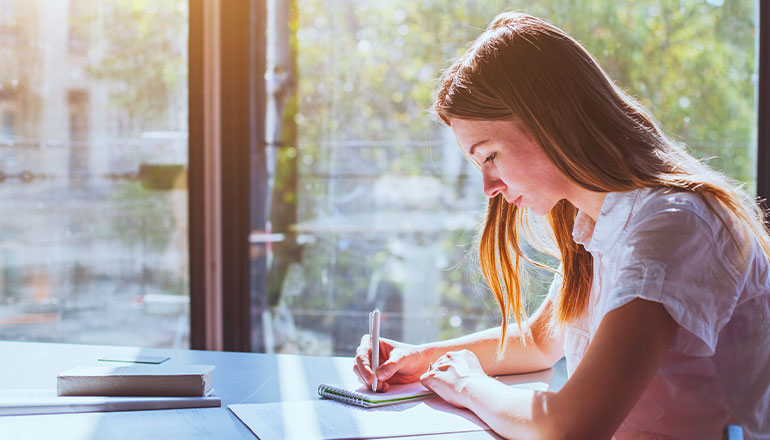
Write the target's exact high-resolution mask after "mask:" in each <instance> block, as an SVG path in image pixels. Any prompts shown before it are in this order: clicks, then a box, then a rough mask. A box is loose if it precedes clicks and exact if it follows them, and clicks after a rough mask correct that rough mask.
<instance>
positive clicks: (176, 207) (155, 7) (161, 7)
mask: <svg viewBox="0 0 770 440" xmlns="http://www.w3.org/2000/svg"><path fill="white" fill-rule="evenodd" d="M186 165H187V1H185V0H153V1H146V0H1V1H0V206H2V212H3V213H4V214H3V216H2V218H0V224H1V226H0V234H2V240H0V267H1V269H0V339H15V340H40V341H65V342H85V343H109V344H126V345H143V346H187V345H188V343H187V341H188V328H189V312H188V304H189V294H188V263H187V262H188V251H187V190H186Z"/></svg>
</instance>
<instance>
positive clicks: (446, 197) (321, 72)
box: [265, 0, 757, 355]
mask: <svg viewBox="0 0 770 440" xmlns="http://www.w3.org/2000/svg"><path fill="white" fill-rule="evenodd" d="M295 6H296V7H295V8H294V11H296V16H295V17H294V21H293V22H292V23H293V24H294V25H296V26H295V27H293V28H294V29H296V35H295V37H296V40H292V41H294V42H295V46H294V48H295V50H296V65H297V84H298V89H297V91H298V96H297V100H296V103H289V105H287V106H286V110H285V112H284V117H283V123H282V132H283V138H282V139H281V141H282V143H281V145H282V147H281V148H280V149H279V152H278V167H277V170H278V171H277V177H276V193H275V194H274V203H273V206H274V207H275V206H283V209H287V210H288V211H289V212H290V214H285V213H284V214H280V215H274V216H273V230H276V229H279V228H282V227H284V226H285V225H284V223H287V222H290V223H292V224H293V225H294V227H293V229H292V231H294V232H296V233H297V234H298V235H297V236H296V237H295V236H292V235H291V234H289V235H287V236H286V237H287V238H286V240H293V241H297V242H298V243H299V244H298V245H296V246H298V247H296V246H295V247H292V246H287V245H285V244H284V245H280V244H277V245H276V246H274V248H273V249H274V262H275V261H278V262H279V263H280V262H282V264H274V265H273V270H274V272H272V273H271V275H273V278H274V279H278V280H280V282H281V283H278V282H274V283H272V284H271V286H270V287H269V289H272V290H270V292H271V294H270V298H271V300H272V302H273V304H274V308H273V312H272V316H273V322H272V323H271V324H269V329H270V331H267V332H265V334H266V335H267V337H268V338H269V339H270V341H269V342H270V343H269V344H268V345H269V346H270V347H272V348H273V349H275V350H277V351H304V352H317V353H334V354H347V355H349V354H350V353H352V351H353V349H354V347H355V346H356V345H357V343H358V339H359V337H360V335H361V334H362V333H363V332H365V331H366V329H367V314H368V312H369V311H370V310H371V309H372V308H374V307H379V308H380V309H382V310H383V312H384V313H383V317H384V319H385V322H384V324H383V334H384V336H386V337H391V338H397V339H403V340H406V341H408V342H414V343H418V342H424V341H427V340H432V339H436V338H445V337H451V336H455V335H459V334H462V333H466V332H470V331H473V330H476V329H480V328H485V327H488V326H494V325H496V324H497V323H498V322H499V312H498V311H497V306H496V304H495V303H494V301H493V300H492V298H491V296H490V294H489V293H488V291H487V290H486V288H485V287H484V284H483V281H482V280H481V279H480V277H479V276H478V275H477V273H478V272H477V265H476V263H475V250H474V247H473V241H474V237H475V234H476V230H477V229H478V225H479V224H480V222H481V214H482V213H483V212H484V209H485V202H486V200H485V198H484V196H483V194H482V192H481V187H482V186H481V182H480V176H479V175H478V172H477V171H476V170H475V169H474V168H473V167H472V166H470V164H469V163H467V162H466V161H465V159H464V158H463V156H462V154H461V153H460V151H459V149H458V147H457V146H456V144H455V141H454V139H453V137H452V135H451V132H449V131H448V130H447V129H445V128H442V127H439V126H438V125H436V124H434V123H431V122H430V121H429V119H428V117H427V113H426V109H427V108H428V107H429V106H430V103H431V99H430V97H431V91H432V89H433V88H434V87H435V84H436V82H435V79H436V78H437V77H438V76H439V74H440V72H441V69H443V68H445V67H447V66H448V64H449V62H450V60H451V59H453V58H455V57H457V56H459V55H460V54H461V53H462V52H463V51H464V49H465V48H466V47H467V43H468V42H469V41H471V40H472V39H474V38H476V37H477V36H478V35H479V34H480V32H481V31H482V30H483V29H484V28H485V27H486V25H487V23H488V22H489V21H490V20H491V19H492V18H493V17H494V16H495V15H496V14H497V13H499V12H501V11H502V10H504V9H507V8H516V9H525V10H527V11H528V12H531V13H533V14H535V15H538V16H541V17H543V18H545V19H546V20H548V21H551V22H553V23H555V24H556V25H558V26H560V27H562V28H563V29H565V30H566V31H567V32H569V33H571V34H572V35H573V36H574V37H576V38H577V39H578V40H580V41H581V42H582V43H583V44H584V45H585V46H586V47H587V48H588V49H589V51H591V53H593V54H594V56H596V57H597V58H598V60H599V62H600V63H601V65H602V66H603V67H604V68H605V69H606V70H607V71H608V72H609V74H610V76H612V77H613V78H614V79H615V80H616V81H617V82H618V83H619V84H620V85H621V86H622V87H623V88H624V89H626V90H628V91H629V92H630V93H631V94H632V95H634V96H636V97H637V98H638V99H640V100H641V101H642V102H643V103H644V104H645V105H646V106H647V107H648V108H649V109H650V110H651V111H652V113H653V114H654V115H655V116H656V117H657V118H658V119H659V120H660V121H661V122H662V124H663V127H664V129H665V130H666V131H667V132H668V133H669V134H671V135H672V136H674V137H675V138H677V139H679V140H681V141H683V142H686V143H687V144H688V145H689V146H690V147H691V149H692V151H693V152H694V154H695V155H696V156H699V157H702V158H711V159H709V163H710V164H711V165H712V166H713V167H715V168H718V169H721V170H724V171H726V172H727V173H728V174H729V175H731V176H732V177H734V178H736V179H738V180H740V181H743V182H745V183H746V184H747V185H748V188H749V189H750V190H751V191H753V188H754V169H755V165H754V157H755V147H754V145H755V137H756V134H755V129H754V124H755V117H756V113H755V104H754V93H755V87H756V82H757V78H756V75H755V70H754V55H755V49H754V32H755V10H754V8H755V2H754V1H753V0H739V1H731V2H723V1H722V0H707V1H695V0H691V1H671V0H664V1H660V0H655V1H646V0H641V1H636V2H630V3H629V2H607V1H601V0H590V1H581V2H563V1H549V0H545V1H537V2H534V1H531V2H530V1H521V2H501V1H469V0H468V1H453V2H448V1H428V0H421V1H405V0H404V1H402V0H392V1H387V2H382V1H371V0H362V1H356V2H344V1H341V0H296V4H295ZM578 86H579V85H577V84H576V87H578ZM292 182H294V183H295V184H296V190H295V189H294V186H293V185H292ZM276 199H278V200H280V201H282V202H283V205H279V204H276V203H275V200H276ZM287 206H288V207H290V208H286V207H287ZM274 209H275V208H274ZM274 214H275V212H274ZM292 216H296V218H293V217H292ZM282 220H285V221H282ZM293 241H292V243H293ZM282 246H283V247H282ZM298 249H299V250H298ZM276 268H280V269H281V270H282V271H284V272H281V273H278V272H276V271H275V269H276ZM277 273H278V275H276V274H277ZM549 279H550V275H549V274H548V273H547V272H546V273H542V272H541V273H538V272H536V273H534V275H533V278H532V279H531V280H529V282H528V284H529V287H528V290H529V292H530V298H529V304H530V307H534V306H535V305H536V304H537V303H538V302H539V300H540V298H542V296H543V294H544V286H547V284H548V283H549ZM276 286H279V287H276Z"/></svg>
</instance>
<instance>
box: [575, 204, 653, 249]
mask: <svg viewBox="0 0 770 440" xmlns="http://www.w3.org/2000/svg"><path fill="white" fill-rule="evenodd" d="M641 191H642V189H635V190H632V191H628V192H611V193H607V195H606V197H604V202H602V207H601V209H600V210H599V218H598V219H596V221H594V220H593V219H592V218H591V217H590V216H589V215H588V214H586V213H585V212H583V211H578V213H577V216H576V217H575V225H574V226H573V228H572V238H573V239H574V240H575V242H576V243H578V244H582V245H583V247H585V249H586V250H587V251H588V252H591V253H595V252H599V253H601V254H603V255H606V254H607V252H608V251H609V250H610V248H611V247H612V245H613V244H615V242H616V241H617V239H618V237H619V236H620V233H621V232H623V229H625V227H626V225H627V224H628V220H629V219H630V218H631V212H632V210H633V208H634V204H635V203H636V200H637V198H638V197H639V193H640V192H641Z"/></svg>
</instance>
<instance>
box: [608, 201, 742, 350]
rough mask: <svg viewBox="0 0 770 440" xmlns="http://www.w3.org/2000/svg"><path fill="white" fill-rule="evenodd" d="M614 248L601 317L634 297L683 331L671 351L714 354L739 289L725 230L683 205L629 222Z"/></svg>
mask: <svg viewBox="0 0 770 440" xmlns="http://www.w3.org/2000/svg"><path fill="white" fill-rule="evenodd" d="M630 228H631V229H630V231H629V232H628V236H627V238H626V239H625V240H622V244H621V245H620V246H621V247H620V249H619V250H618V254H617V255H618V261H617V266H616V267H617V273H616V276H615V277H613V278H614V279H615V280H616V282H615V283H614V286H608V287H610V288H609V290H608V291H607V296H606V297H605V298H602V299H601V300H600V301H599V304H598V306H599V308H600V310H599V311H600V312H601V313H602V316H604V315H605V314H606V313H608V312H609V311H611V310H613V309H615V308H618V307H620V306H622V305H624V304H626V303H628V302H630V301H631V300H633V299H635V298H643V299H645V300H648V301H654V302H658V303H661V304H663V306H664V307H665V308H666V310H667V311H668V313H669V314H670V315H671V317H672V318H673V319H674V320H675V321H676V322H677V323H678V324H679V326H680V327H681V329H683V330H684V332H683V331H679V332H678V333H677V336H676V338H675V341H674V346H673V349H674V350H677V351H680V352H682V353H685V354H688V355H691V356H711V355H713V354H714V351H715V348H716V345H717V338H718V336H719V332H720V330H721V329H722V327H724V325H725V324H726V323H727V322H728V321H729V320H730V317H731V316H732V313H733V310H734V309H735V305H736V303H737V300H738V297H739V294H740V290H741V289H742V278H743V277H742V276H740V271H739V270H736V267H737V266H740V264H739V263H740V262H739V261H737V259H738V258H739V255H738V254H739V252H738V251H737V249H738V246H736V245H735V241H734V240H733V238H732V237H731V236H730V234H729V233H728V231H727V229H725V228H724V226H722V225H721V222H720V223H719V224H711V223H709V222H707V221H706V220H704V219H703V218H701V217H700V216H699V215H697V214H695V213H694V212H691V211H689V210H687V209H668V210H662V211H659V212H656V213H654V214H651V215H648V216H646V217H645V218H643V219H640V220H639V221H638V222H637V223H635V224H633V225H631V226H630Z"/></svg>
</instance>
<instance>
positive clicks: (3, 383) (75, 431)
mask: <svg viewBox="0 0 770 440" xmlns="http://www.w3.org/2000/svg"><path fill="white" fill-rule="evenodd" d="M0 353H1V354H2V356H1V357H0V359H2V362H0V389H55V388H56V375H57V374H58V373H59V372H61V371H64V370H66V369H68V368H71V367H75V366H79V365H104V363H103V362H98V361H97V359H99V358H100V357H104V356H110V355H112V356H115V355H123V356H127V355H136V354H142V355H150V356H170V357H171V359H170V360H168V361H167V362H166V364H167V365H174V364H211V365H216V370H215V371H214V375H213V379H212V384H213V387H214V390H215V393H216V394H217V395H218V396H220V397H221V398H222V407H221V408H205V409H183V410H156V411H126V412H111V413H86V414H51V415H37V416H12V417H0V433H3V435H2V437H3V438H12V439H40V438H57V439H120V438H130V439H156V438H157V439H168V438H174V439H255V438H256V437H255V436H254V435H253V434H252V433H251V431H249V429H248V428H246V426H245V425H243V424H242V423H241V422H240V421H239V420H238V419H237V417H235V416H234V415H233V414H232V413H231V412H230V411H229V410H228V409H227V405H230V404H233V403H267V402H279V401H284V402H285V401H296V400H313V399H317V398H318V396H317V394H316V388H317V386H318V384H320V383H350V382H356V381H357V379H356V377H355V375H354V374H353V371H352V361H351V358H343V357H323V356H300V355H272V354H260V353H233V352H213V351H198V350H180V349H159V348H133V347H115V346H102V345H73V344H51V343H38V342H3V341H0ZM558 377H559V372H558V369H557V378H558ZM6 435H9V436H8V437H6ZM433 437H434V436H425V438H433ZM442 438H457V439H460V438H462V439H490V438H499V437H497V436H496V435H494V433H491V432H478V433H462V434H461V435H457V436H447V435H446V434H444V435H442Z"/></svg>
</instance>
